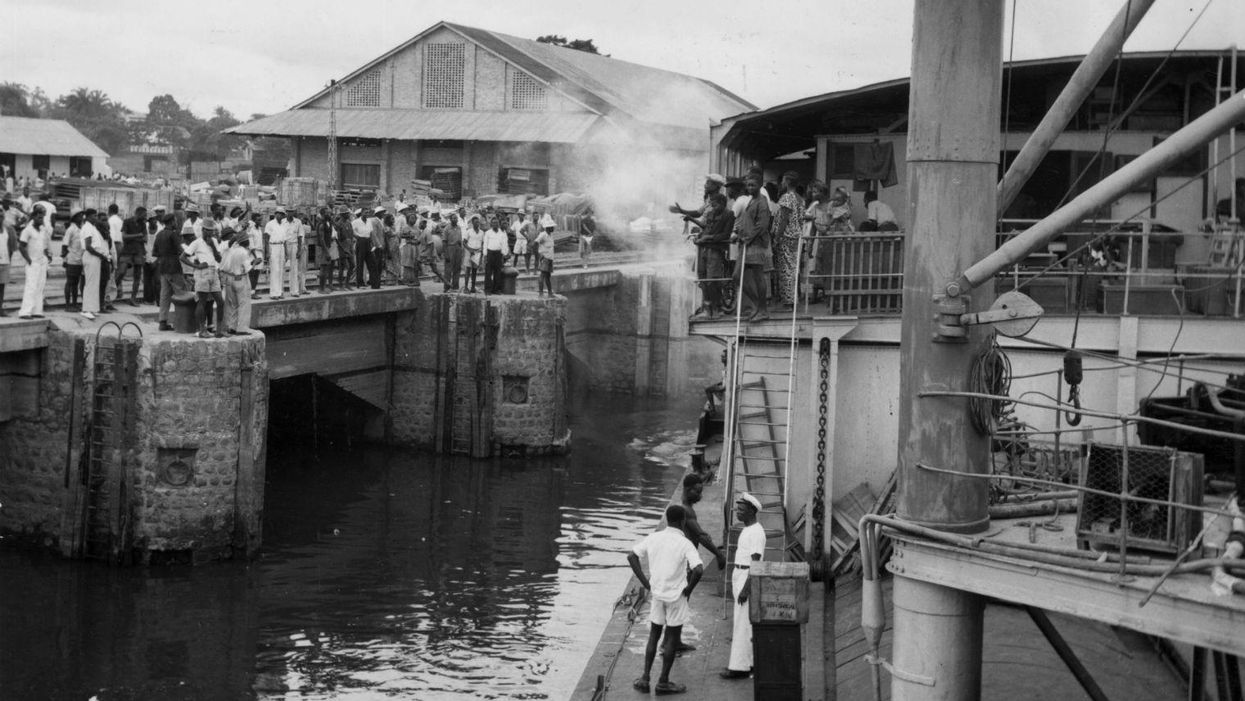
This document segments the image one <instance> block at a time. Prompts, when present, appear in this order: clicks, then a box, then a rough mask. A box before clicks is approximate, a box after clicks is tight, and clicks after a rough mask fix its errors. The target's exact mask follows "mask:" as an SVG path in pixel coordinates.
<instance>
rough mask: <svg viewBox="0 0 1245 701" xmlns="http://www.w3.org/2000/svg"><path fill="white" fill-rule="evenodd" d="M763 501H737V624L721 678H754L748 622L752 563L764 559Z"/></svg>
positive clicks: (733, 580) (744, 496) (733, 585)
mask: <svg viewBox="0 0 1245 701" xmlns="http://www.w3.org/2000/svg"><path fill="white" fill-rule="evenodd" d="M760 512H761V501H760V500H759V499H757V498H756V497H754V496H752V495H751V494H748V493H747V492H744V493H743V494H740V495H739V498H738V499H736V500H735V518H737V519H739V522H740V523H742V524H744V528H743V530H742V531H740V532H739V542H738V543H736V544H735V562H734V563H733V564H732V565H731V596H733V597H735V621H734V627H733V628H732V629H731V659H730V662H729V663H728V664H727V665H726V669H724V670H722V673H721V674H720V675H719V676H721V677H722V678H723V679H746V678H747V677H748V676H749V675H751V674H752V620H751V619H749V618H748V586H749V584H748V578H749V576H750V575H749V570H750V569H751V568H752V563H753V562H757V561H760V560H761V559H763V558H764V557H765V529H764V528H762V527H761V524H760V523H757V514H758V513H760Z"/></svg>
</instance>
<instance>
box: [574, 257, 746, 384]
mask: <svg viewBox="0 0 1245 701" xmlns="http://www.w3.org/2000/svg"><path fill="white" fill-rule="evenodd" d="M602 274H603V273H600V272H585V273H583V274H582V275H580V274H572V275H563V276H559V277H558V278H556V279H555V281H554V284H555V286H556V287H557V290H558V292H559V294H563V295H565V296H566V297H567V300H568V302H567V323H566V350H567V354H568V365H569V373H570V378H571V383H572V386H573V390H574V391H576V392H586V391H602V390H603V391H607V392H618V393H624V394H632V393H635V394H648V395H658V396H674V395H679V394H682V393H686V392H699V391H700V389H701V388H702V387H704V386H706V385H710V384H713V383H715V382H717V381H718V380H719V379H720V377H721V372H722V364H721V361H720V353H721V346H719V345H718V344H716V343H714V342H713V341H711V340H709V339H707V338H706V337H704V336H693V335H691V333H690V332H689V328H688V317H689V316H690V315H691V314H692V313H693V312H694V311H695V310H696V307H697V306H698V305H699V303H700V291H699V290H697V289H696V281H695V278H694V276H693V275H692V274H691V273H690V271H689V268H688V266H687V264H686V263H685V262H684V261H673V262H670V263H663V264H653V265H635V266H626V267H624V268H622V269H620V270H618V271H610V272H609V273H608V274H609V275H611V276H613V279H612V280H609V281H606V280H600V279H597V278H598V277H600V276H601V275H602Z"/></svg>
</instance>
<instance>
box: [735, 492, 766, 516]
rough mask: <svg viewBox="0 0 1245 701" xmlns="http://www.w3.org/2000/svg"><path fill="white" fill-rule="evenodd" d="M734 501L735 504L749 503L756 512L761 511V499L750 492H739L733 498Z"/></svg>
mask: <svg viewBox="0 0 1245 701" xmlns="http://www.w3.org/2000/svg"><path fill="white" fill-rule="evenodd" d="M735 503H736V504H751V505H752V508H754V509H756V510H757V513H761V500H760V499H757V498H756V497H754V496H752V495H751V494H749V493H747V492H744V493H742V494H740V495H739V497H738V498H736V499H735Z"/></svg>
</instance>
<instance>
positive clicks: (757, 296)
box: [740, 263, 769, 317]
mask: <svg viewBox="0 0 1245 701" xmlns="http://www.w3.org/2000/svg"><path fill="white" fill-rule="evenodd" d="M743 274H744V289H743V293H744V298H743V300H742V302H740V304H742V305H743V306H742V307H741V308H740V313H741V314H743V316H745V317H748V316H752V315H753V314H759V313H765V312H768V311H769V309H768V295H766V294H765V282H766V280H765V269H764V266H763V265H762V264H760V263H749V264H747V265H745V266H744V273H743Z"/></svg>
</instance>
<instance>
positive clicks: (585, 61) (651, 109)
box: [292, 22, 756, 129]
mask: <svg viewBox="0 0 1245 701" xmlns="http://www.w3.org/2000/svg"><path fill="white" fill-rule="evenodd" d="M441 28H446V29H449V30H450V31H453V32H455V33H457V34H459V35H461V36H462V37H463V38H465V39H467V40H468V41H471V42H473V43H475V44H477V45H479V46H481V47H483V48H484V49H485V50H487V51H490V52H492V53H494V54H496V55H497V56H498V57H500V58H501V59H502V60H504V61H506V62H508V63H511V64H513V65H514V66H516V67H518V68H519V69H521V70H523V71H525V72H527V73H529V74H530V75H532V77H534V78H536V79H537V80H539V81H541V82H543V83H546V84H548V85H550V86H552V87H554V88H555V89H557V90H559V91H561V92H563V93H565V94H566V95H568V96H569V97H571V98H572V99H573V100H576V101H577V102H579V103H581V104H583V105H584V106H585V107H587V108H588V109H590V110H592V111H594V112H597V113H598V114H601V115H605V116H626V117H630V118H632V119H635V120H638V121H641V122H649V123H654V124H668V125H672V126H680V127H693V128H697V129H703V128H706V127H708V126H709V125H710V123H711V122H716V121H718V120H720V119H721V118H723V117H725V116H727V115H732V114H739V113H740V112H745V111H749V110H755V109H756V106H755V105H753V104H752V103H750V102H748V101H747V100H744V99H743V98H741V97H739V96H738V95H735V94H734V93H731V92H729V91H727V90H725V89H723V88H721V87H719V86H718V85H716V84H714V83H712V82H710V81H707V80H702V79H700V78H696V77H693V76H689V75H685V74H682V73H675V72H673V71H666V70H662V69H659V68H651V67H649V66H642V65H640V64H637V63H630V62H628V61H622V60H619V59H616V58H609V57H607V56H600V55H597V54H590V53H587V52H585V51H577V50H575V49H568V48H565V47H561V46H553V45H551V44H542V43H540V42H537V41H533V40H531V39H522V38H520V37H514V36H509V35H506V34H501V33H499V32H494V31H490V30H487V29H479V28H477V27H467V26H464V25H461V24H452V23H450V22H438V23H437V24H435V25H433V26H431V27H429V28H428V29H425V30H424V31H422V32H420V33H419V34H417V35H415V36H414V37H412V38H410V39H408V40H407V41H405V42H403V43H402V44H400V45H399V46H397V47H395V48H393V49H391V50H390V51H387V52H385V53H384V54H382V55H381V56H379V57H377V58H376V59H374V60H372V61H370V62H369V63H367V64H365V65H364V66H362V67H360V68H359V69H358V70H355V71H353V72H352V73H350V74H349V75H348V76H346V77H345V78H343V79H342V81H341V82H343V83H344V82H346V81H349V80H350V79H351V78H353V77H355V76H357V75H361V74H363V73H365V72H366V71H368V70H370V69H371V68H373V67H374V66H376V65H378V64H380V63H382V62H383V61H385V60H386V59H388V58H389V57H391V56H393V55H394V54H397V53H399V52H401V51H403V50H405V49H407V48H408V47H410V46H412V45H414V44H415V43H416V42H418V41H419V40H420V39H422V38H423V37H425V36H427V35H428V34H430V33H432V32H434V31H436V30H438V29H441ZM326 93H327V88H326V89H325V90H321V91H320V92H318V93H316V94H315V95H313V96H311V97H310V98H308V99H307V100H304V101H303V102H300V103H299V104H297V105H295V106H294V107H293V108H292V109H300V108H303V107H306V106H308V105H310V104H311V103H312V102H314V101H315V100H317V99H319V98H320V97H323V96H324V95H325V94H326ZM618 113H621V114H618Z"/></svg>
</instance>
